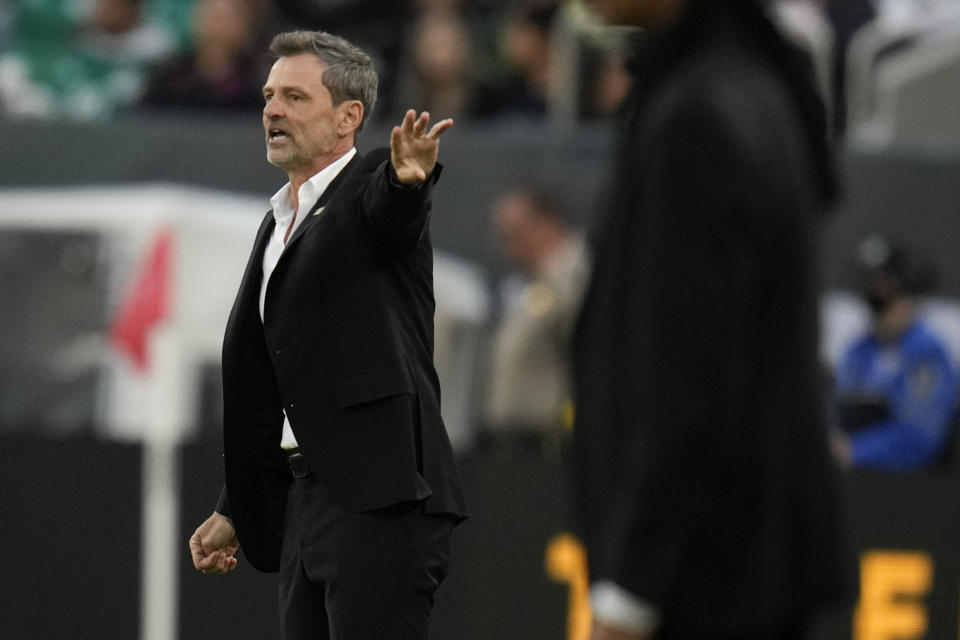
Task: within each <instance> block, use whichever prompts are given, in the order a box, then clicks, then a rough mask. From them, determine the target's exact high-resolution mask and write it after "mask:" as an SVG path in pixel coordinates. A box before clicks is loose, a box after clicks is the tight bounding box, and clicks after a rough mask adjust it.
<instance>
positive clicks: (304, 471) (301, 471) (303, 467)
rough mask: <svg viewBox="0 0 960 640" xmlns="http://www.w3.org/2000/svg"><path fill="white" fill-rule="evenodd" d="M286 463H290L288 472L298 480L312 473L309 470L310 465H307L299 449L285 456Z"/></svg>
mask: <svg viewBox="0 0 960 640" xmlns="http://www.w3.org/2000/svg"><path fill="white" fill-rule="evenodd" d="M287 463H288V464H289V465H290V473H291V474H293V477H294V478H296V479H298V480H300V479H302V478H309V477H310V476H311V475H313V473H312V472H311V471H310V467H309V466H307V460H306V458H304V457H303V454H302V453H300V452H299V451H295V452H294V453H291V454H290V455H288V456H287Z"/></svg>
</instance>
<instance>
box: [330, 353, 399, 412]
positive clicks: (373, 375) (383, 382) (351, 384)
mask: <svg viewBox="0 0 960 640" xmlns="http://www.w3.org/2000/svg"><path fill="white" fill-rule="evenodd" d="M333 385H334V391H335V393H336V397H337V405H338V406H340V407H341V408H346V407H352V406H355V405H358V404H363V403H365V402H372V401H374V400H379V399H381V398H389V397H390V396H395V395H399V394H401V393H413V392H414V386H413V378H412V377H411V376H410V371H409V370H408V369H407V367H406V365H405V364H403V363H402V362H397V363H394V364H388V365H384V366H382V367H376V368H375V369H364V370H363V371H357V372H354V373H348V374H346V375H342V376H340V377H338V378H337V379H336V380H335V381H334V383H333Z"/></svg>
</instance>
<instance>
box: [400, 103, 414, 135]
mask: <svg viewBox="0 0 960 640" xmlns="http://www.w3.org/2000/svg"><path fill="white" fill-rule="evenodd" d="M416 117H417V112H416V111H414V110H413V109H407V112H406V113H405V114H403V122H401V123H400V133H401V135H404V136H413V122H414V120H415V119H416Z"/></svg>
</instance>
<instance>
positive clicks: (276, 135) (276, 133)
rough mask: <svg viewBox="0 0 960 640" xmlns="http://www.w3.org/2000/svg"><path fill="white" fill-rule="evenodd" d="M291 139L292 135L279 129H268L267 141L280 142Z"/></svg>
mask: <svg viewBox="0 0 960 640" xmlns="http://www.w3.org/2000/svg"><path fill="white" fill-rule="evenodd" d="M289 138H290V134H289V133H287V132H286V131H284V130H283V129H280V128H278V127H271V128H270V129H267V140H268V141H270V142H280V141H282V140H287V139H289Z"/></svg>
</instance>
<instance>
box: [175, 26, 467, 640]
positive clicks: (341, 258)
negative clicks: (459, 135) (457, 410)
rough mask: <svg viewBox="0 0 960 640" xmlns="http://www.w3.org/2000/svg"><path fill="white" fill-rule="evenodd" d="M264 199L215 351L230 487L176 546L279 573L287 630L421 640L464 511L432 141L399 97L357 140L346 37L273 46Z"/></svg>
mask: <svg viewBox="0 0 960 640" xmlns="http://www.w3.org/2000/svg"><path fill="white" fill-rule="evenodd" d="M271 52H272V53H273V54H274V55H275V56H277V58H278V59H277V61H276V63H274V65H273V67H272V68H271V70H270V74H269V76H268V78H267V81H266V84H265V85H264V87H263V96H264V98H265V100H266V105H265V106H264V108H263V128H264V134H265V137H266V145H267V160H268V161H269V162H270V163H271V164H274V165H276V166H278V167H280V168H282V169H284V171H286V173H287V176H288V178H289V182H288V183H287V184H286V185H285V186H284V187H282V188H281V189H280V190H279V191H278V192H277V193H276V195H274V197H273V198H272V199H271V204H272V206H273V209H272V211H270V212H268V214H267V215H266V217H265V218H264V220H263V224H262V225H261V227H260V230H259V232H258V234H257V237H256V240H255V243H254V248H253V252H252V254H251V257H250V262H249V264H248V266H247V269H246V272H245V274H244V277H243V280H242V282H241V284H240V290H239V292H238V294H237V299H236V302H235V303H234V307H233V310H232V311H231V314H230V318H229V320H228V323H227V329H226V334H225V336H224V344H223V393H224V463H225V475H226V483H225V486H224V490H223V492H222V494H221V497H220V500H219V502H218V503H217V506H216V511H215V512H214V513H213V515H211V516H210V517H209V518H208V519H207V520H206V521H205V522H204V523H203V524H201V525H200V527H199V528H198V529H197V530H196V532H195V533H194V535H193V536H192V537H191V539H190V551H191V554H192V557H193V561H194V566H195V567H196V568H197V569H198V570H199V571H201V572H203V573H204V574H210V573H226V572H228V571H230V570H232V569H234V568H235V567H236V566H237V559H236V557H235V554H236V552H237V550H238V547H239V546H242V547H243V551H244V554H245V555H246V557H247V558H248V559H249V561H250V563H251V564H252V565H253V566H254V567H256V568H257V569H260V570H262V571H278V570H279V572H280V610H281V618H282V627H283V631H284V637H285V638H286V640H299V639H306V638H311V639H315V638H332V639H333V640H382V639H383V638H399V639H406V638H409V639H411V640H412V639H421V638H426V637H427V631H428V626H429V617H430V610H431V607H432V604H433V598H434V592H435V590H436V589H437V587H438V586H439V584H440V583H441V582H442V581H443V579H444V577H445V575H446V572H447V567H448V564H449V549H450V536H451V532H452V529H453V527H454V525H455V524H456V523H457V522H458V521H460V520H461V519H462V518H463V517H464V516H463V514H464V503H463V497H462V493H461V489H460V484H459V480H458V478H457V472H456V469H455V466H454V461H453V453H452V449H451V446H450V442H449V440H448V438H447V434H446V431H445V428H444V425H443V420H442V419H441V417H440V389H439V383H438V380H437V375H436V372H435V370H434V366H433V344H432V343H433V309H434V300H433V287H432V249H431V243H430V235H429V220H430V197H431V192H432V189H433V185H434V184H435V183H436V182H437V180H438V178H439V177H440V165H438V164H437V154H438V145H439V137H440V135H441V134H442V133H443V132H444V131H446V130H447V129H448V128H449V127H450V126H452V124H453V121H452V120H449V119H448V120H442V121H440V122H437V123H436V124H434V125H433V127H432V128H431V127H430V126H429V125H430V116H429V114H427V113H425V112H424V113H421V114H420V116H419V117H417V116H416V114H415V112H414V111H413V110H412V109H411V110H409V111H407V113H406V115H405V116H404V118H403V121H402V123H401V124H400V125H399V126H397V127H394V129H393V132H392V134H391V137H390V148H389V149H386V148H380V149H376V150H374V151H372V152H370V153H369V154H367V155H362V154H360V153H358V152H357V151H356V147H355V146H354V145H355V142H356V136H357V133H358V132H359V131H360V129H361V128H362V126H363V123H364V121H365V119H366V117H367V116H369V114H370V112H371V111H372V109H373V106H374V103H375V101H376V95H377V74H376V72H375V71H374V69H373V65H372V63H371V60H370V58H369V57H368V56H367V55H366V54H365V53H364V52H363V51H361V50H360V49H358V48H357V47H355V46H353V45H351V44H350V43H349V42H347V41H346V40H344V39H342V38H339V37H337V36H333V35H330V34H328V33H324V32H311V31H297V32H290V33H283V34H280V35H278V36H277V37H276V38H274V40H273V43H272V44H271Z"/></svg>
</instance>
